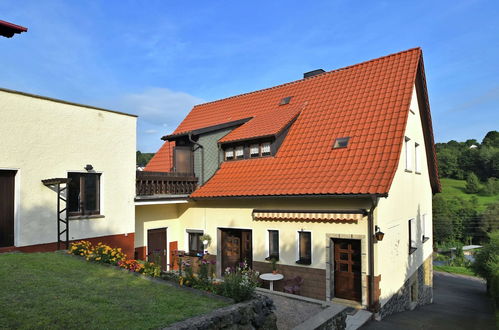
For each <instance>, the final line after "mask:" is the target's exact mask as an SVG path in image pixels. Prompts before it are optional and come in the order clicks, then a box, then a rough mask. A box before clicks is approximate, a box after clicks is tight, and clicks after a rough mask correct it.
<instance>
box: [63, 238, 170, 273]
mask: <svg viewBox="0 0 499 330" xmlns="http://www.w3.org/2000/svg"><path fill="white" fill-rule="evenodd" d="M68 253H69V254H74V255H77V256H81V257H84V258H85V259H86V260H87V261H93V262H97V263H103V264H111V265H115V266H118V267H120V268H124V269H128V270H129V271H131V272H135V273H141V274H143V275H147V276H152V277H159V276H160V275H161V267H160V266H159V264H157V263H154V262H149V261H142V260H135V259H127V256H126V254H124V253H123V252H122V250H121V248H111V247H110V246H107V245H105V244H102V243H99V244H97V245H95V246H94V245H92V243H90V242H89V241H79V242H75V243H72V244H71V246H70V247H69V250H68Z"/></svg>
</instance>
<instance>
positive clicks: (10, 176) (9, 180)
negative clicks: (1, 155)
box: [0, 170, 16, 247]
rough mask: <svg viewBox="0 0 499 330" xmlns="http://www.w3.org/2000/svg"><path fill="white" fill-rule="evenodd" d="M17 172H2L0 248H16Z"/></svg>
mask: <svg viewBox="0 0 499 330" xmlns="http://www.w3.org/2000/svg"><path fill="white" fill-rule="evenodd" d="M15 176H16V171H3V170H2V171H0V247H6V246H14V196H15V195H14V191H15V184H14V183H15Z"/></svg>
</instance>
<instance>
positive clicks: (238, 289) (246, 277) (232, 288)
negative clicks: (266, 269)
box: [217, 262, 259, 302]
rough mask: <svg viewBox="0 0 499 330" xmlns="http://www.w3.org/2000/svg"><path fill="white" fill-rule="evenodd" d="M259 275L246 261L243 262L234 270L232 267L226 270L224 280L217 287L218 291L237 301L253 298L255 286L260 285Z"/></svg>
mask: <svg viewBox="0 0 499 330" xmlns="http://www.w3.org/2000/svg"><path fill="white" fill-rule="evenodd" d="M258 275H259V273H258V272H257V271H253V270H252V269H251V268H249V267H248V264H247V263H246V262H243V263H241V264H239V266H237V267H236V268H235V269H234V270H233V269H231V268H228V269H226V270H225V276H224V281H223V282H222V283H221V284H220V285H219V286H218V287H217V291H218V293H219V294H221V295H223V296H226V297H229V298H232V299H234V300H235V301H236V302H240V301H244V300H248V299H251V298H252V297H253V294H254V292H255V288H256V287H257V286H258V285H259V281H258Z"/></svg>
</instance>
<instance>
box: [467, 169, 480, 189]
mask: <svg viewBox="0 0 499 330" xmlns="http://www.w3.org/2000/svg"><path fill="white" fill-rule="evenodd" d="M480 189H481V187H480V180H479V179H478V177H477V176H476V174H475V173H473V172H471V173H470V174H468V177H467V178H466V186H465V187H464V191H466V193H468V194H476V193H478V192H479V191H480Z"/></svg>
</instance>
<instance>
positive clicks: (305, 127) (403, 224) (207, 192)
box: [135, 48, 440, 317]
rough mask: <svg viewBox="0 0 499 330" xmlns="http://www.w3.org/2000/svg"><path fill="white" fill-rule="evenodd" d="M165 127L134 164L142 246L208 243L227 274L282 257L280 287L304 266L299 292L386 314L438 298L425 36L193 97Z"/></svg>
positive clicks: (168, 251) (199, 247)
mask: <svg viewBox="0 0 499 330" xmlns="http://www.w3.org/2000/svg"><path fill="white" fill-rule="evenodd" d="M163 139H164V140H165V144H164V145H163V147H162V148H161V149H160V150H159V151H158V152H157V154H156V155H155V157H154V158H153V159H152V160H151V161H150V163H149V164H148V165H147V167H146V168H145V171H144V172H141V173H140V174H139V173H138V174H137V191H138V193H137V198H136V232H135V247H136V256H137V257H139V258H146V257H147V255H150V254H151V253H152V251H154V250H161V251H163V254H164V256H163V259H164V260H163V263H164V267H165V268H167V267H175V262H174V260H175V257H176V254H175V253H179V252H178V251H183V252H185V254H186V255H191V256H196V255H199V254H203V253H204V251H205V250H207V251H208V253H209V254H210V255H212V257H213V258H216V261H217V273H218V275H219V276H222V275H223V272H224V269H226V268H227V267H232V266H234V265H235V264H237V263H238V262H242V261H246V262H248V263H249V264H250V265H251V267H253V268H254V269H256V270H259V271H260V272H264V273H267V272H271V270H272V269H271V263H270V262H269V260H271V259H276V260H278V261H277V269H278V272H279V273H280V274H281V275H283V279H282V280H278V281H275V283H273V285H274V289H275V290H284V291H293V290H294V289H293V288H292V286H291V288H290V286H289V285H287V284H289V283H290V282H289V280H293V279H296V281H297V282H301V285H300V288H299V292H294V293H299V294H301V295H303V296H307V297H311V298H316V299H322V300H328V301H339V302H345V301H347V302H349V303H351V304H356V305H357V306H359V307H362V308H367V309H370V310H373V311H376V312H377V313H379V316H380V317H384V316H386V315H389V314H391V313H393V312H397V311H402V310H406V309H412V308H414V307H415V306H417V305H421V304H426V303H429V302H431V301H432V268H431V267H432V195H433V194H435V193H438V192H440V183H439V179H438V173H437V163H436V157H435V147H434V140H433V132H432V123H431V115H430V106H429V100H428V93H427V89H426V81H425V70H424V64H423V54H422V50H421V49H419V48H414V49H410V50H407V51H403V52H400V53H396V54H392V55H388V56H384V57H381V58H378V59H374V60H370V61H367V62H363V63H360V64H355V65H352V66H349V67H345V68H341V69H337V70H333V71H329V72H325V71H323V70H315V71H312V72H308V73H306V74H304V77H303V79H300V80H297V81H294V82H290V83H286V84H283V85H279V86H275V87H271V88H267V89H263V90H259V91H255V92H250V93H246V94H241V95H237V96H233V97H229V98H226V99H222V100H218V101H214V102H209V103H205V104H201V105H197V106H195V107H194V108H193V109H192V110H191V112H190V113H189V114H188V115H187V117H186V118H185V119H184V120H183V121H182V122H181V124H180V125H179V126H178V127H177V129H176V130H175V131H174V132H173V133H171V134H168V135H165V136H164V137H163ZM202 235H209V236H210V237H211V241H204V242H203V241H201V237H202ZM203 238H204V237H203ZM205 243H206V244H205ZM300 279H301V280H302V281H300ZM295 291H296V290H295Z"/></svg>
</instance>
